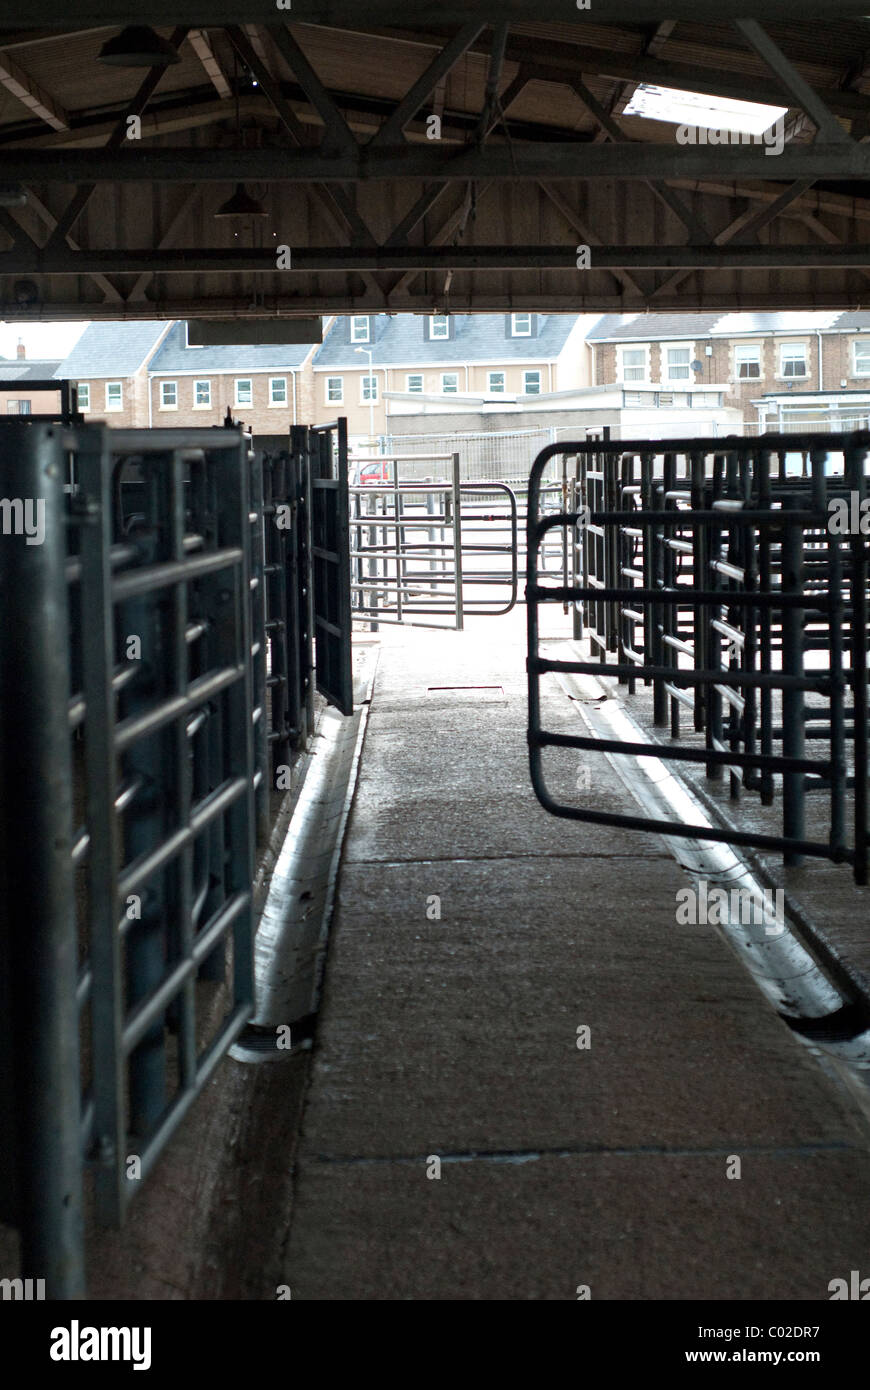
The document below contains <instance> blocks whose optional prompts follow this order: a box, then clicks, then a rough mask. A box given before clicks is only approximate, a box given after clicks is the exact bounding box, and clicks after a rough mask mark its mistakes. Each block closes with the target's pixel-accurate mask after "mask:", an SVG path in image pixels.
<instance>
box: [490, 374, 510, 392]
mask: <svg viewBox="0 0 870 1390" xmlns="http://www.w3.org/2000/svg"><path fill="white" fill-rule="evenodd" d="M496 376H500V377H501V386H493V384H492V379H493V377H496ZM506 392H507V372H505V371H497V372H487V374H486V394H487V395H488V396H504V395H505V394H506Z"/></svg>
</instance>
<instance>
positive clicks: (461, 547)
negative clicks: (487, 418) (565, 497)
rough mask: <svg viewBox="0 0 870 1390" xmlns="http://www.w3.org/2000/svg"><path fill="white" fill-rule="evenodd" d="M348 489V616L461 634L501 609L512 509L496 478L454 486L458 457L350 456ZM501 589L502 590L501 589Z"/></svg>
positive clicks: (510, 556)
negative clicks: (352, 469) (474, 619)
mask: <svg viewBox="0 0 870 1390" xmlns="http://www.w3.org/2000/svg"><path fill="white" fill-rule="evenodd" d="M357 477H358V478H359V477H362V478H366V479H367V480H366V481H357V482H355V483H354V485H353V486H352V487H351V488H350V498H351V508H352V510H351V519H350V532H351V547H350V558H351V562H352V565H353V576H352V581H351V593H352V595H353V617H354V620H356V621H366V622H368V623H370V625H371V627H372V629H373V630H374V629H376V628H377V627H378V625H379V624H380V623H403V624H408V625H411V626H415V627H452V628H456V629H459V630H461V629H462V628H463V626H464V621H465V618H466V617H467V616H469V615H474V614H476V615H478V616H488V617H498V616H500V615H501V614H504V613H509V612H510V610H511V609H512V608H513V607H514V605H515V604H516V601H517V593H518V530H519V528H518V509H517V498H516V494H515V492H514V491H513V489H512V488H510V487H508V486H507V484H505V483H500V482H480V483H471V482H462V481H461V480H460V460H459V455H458V454H433V455H426V456H423V455H419V454H413V455H411V454H407V455H405V454H389V455H385V456H383V457H381V458H369V459H365V460H358V461H357ZM505 590H506V591H507V592H506V593H505Z"/></svg>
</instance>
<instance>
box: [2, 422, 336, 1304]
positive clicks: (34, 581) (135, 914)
mask: <svg viewBox="0 0 870 1390" xmlns="http://www.w3.org/2000/svg"><path fill="white" fill-rule="evenodd" d="M292 443H293V450H292V451H291V453H290V454H286V453H285V454H283V455H282V456H281V457H279V458H270V457H267V458H263V457H262V456H261V455H259V454H258V453H255V452H254V451H253V449H252V448H251V439H250V436H249V435H246V434H245V433H244V431H243V430H241V429H237V428H232V429H200V430H195V429H178V430H172V429H163V430H113V429H109V428H107V427H106V426H104V425H93V424H89V425H86V424H81V425H78V424H76V425H75V426H72V425H69V424H65V423H62V422H60V421H56V420H53V419H45V418H41V419H36V418H35V417H32V418H30V419H28V421H27V422H26V423H24V422H21V423H19V422H18V421H17V420H15V419H10V420H3V421H2V422H0V456H2V460H3V471H4V491H7V492H8V494H9V495H8V496H4V497H3V498H2V499H0V522H2V537H0V773H2V791H3V794H2V797H0V890H2V891H0V918H2V920H0V1220H3V1221H4V1222H6V1223H8V1224H10V1225H14V1226H17V1227H18V1228H19V1230H20V1233H21V1251H22V1268H23V1274H24V1276H25V1277H32V1278H40V1279H42V1278H44V1279H45V1281H46V1288H47V1290H48V1296H49V1297H50V1298H54V1297H74V1296H80V1295H81V1293H82V1292H83V1288H84V1260H83V1225H84V1222H83V1195H84V1186H85V1185H84V1174H85V1171H86V1170H87V1169H88V1168H89V1169H90V1170H91V1173H92V1175H93V1180H94V1182H93V1191H94V1199H95V1200H94V1215H95V1218H96V1222H97V1224H99V1225H118V1224H120V1223H121V1222H122V1221H123V1219H124V1215H125V1212H126V1209H127V1207H128V1205H129V1203H130V1201H131V1200H132V1199H133V1198H134V1196H135V1194H136V1192H137V1191H138V1190H140V1188H141V1185H142V1180H143V1179H145V1178H147V1176H148V1174H149V1172H150V1171H151V1170H152V1169H153V1167H154V1165H155V1164H156V1162H157V1159H158V1157H159V1155H160V1153H161V1152H162V1150H163V1148H164V1147H165V1145H166V1143H167V1142H168V1140H169V1138H170V1137H171V1136H172V1134H173V1132H174V1131H175V1129H176V1127H177V1126H178V1125H179V1124H180V1123H181V1121H182V1120H183V1118H184V1116H185V1115H186V1113H187V1112H188V1110H189V1109H190V1106H191V1105H192V1103H193V1101H194V1099H195V1098H196V1096H197V1095H198V1094H199V1093H200V1092H201V1091H202V1089H203V1088H204V1086H205V1085H206V1083H207V1081H208V1079H209V1077H210V1076H211V1074H212V1072H213V1070H214V1068H215V1067H216V1066H217V1064H218V1062H219V1061H220V1058H221V1057H222V1056H223V1055H224V1053H225V1052H226V1051H227V1049H228V1048H229V1047H230V1045H231V1044H232V1042H233V1041H234V1040H235V1038H236V1037H237V1036H238V1035H239V1033H240V1032H241V1030H242V1029H243V1027H244V1026H245V1023H246V1021H247V1019H248V1018H249V1017H250V1015H251V1012H252V1010H253V1007H254V997H253V995H254V975H253V937H254V931H255V928H256V912H255V902H254V892H253V878H254V872H255V863H256V856H255V844H256V836H257V831H258V829H259V832H260V836H261V842H262V843H264V844H265V842H266V840H267V838H268V834H269V831H270V830H271V818H270V810H271V811H274V810H275V809H276V804H275V800H274V796H277V795H278V793H279V792H280V789H281V788H286V786H287V783H286V781H282V780H276V772H278V771H280V770H281V766H280V765H281V764H282V763H284V762H286V761H287V759H288V755H289V753H290V750H292V749H296V750H301V748H302V747H303V746H304V744H305V740H306V738H307V736H308V734H310V733H311V732H312V730H313V683H314V680H315V678H316V679H317V681H318V684H319V685H320V687H321V689H323V690H324V691H325V692H326V693H327V694H328V695H329V696H330V697H333V698H335V700H336V703H342V702H343V704H344V706H345V707H346V706H347V705H348V704H349V697H350V591H349V559H348V550H347V510H346V463H345V453H344V432H343V428H342V425H341V423H340V424H339V425H338V426H330V427H327V428H324V429H312V430H309V429H301V430H300V431H299V432H297V434H296V435H295V437H294V440H293V441H292ZM311 475H313V476H311ZM288 523H289V524H288ZM312 531H313V532H314V543H312ZM318 566H319V572H318ZM315 611H316V613H317V621H318V623H319V627H318V633H317V639H316V640H317V663H318V664H317V668H316V676H315V662H314V659H313V654H312V629H313V627H314V623H315V619H314V613H315ZM270 751H271V755H270ZM273 794H274V795H273ZM281 796H283V792H280V796H279V802H280V799H281ZM270 803H271V805H270ZM13 886H14V888H15V893H14V895H13V891H12V889H13ZM13 900H14V902H15V911H14V913H13V912H12V911H11V910H10V908H11V904H12V903H13Z"/></svg>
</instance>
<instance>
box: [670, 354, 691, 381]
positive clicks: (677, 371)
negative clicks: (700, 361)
mask: <svg viewBox="0 0 870 1390" xmlns="http://www.w3.org/2000/svg"><path fill="white" fill-rule="evenodd" d="M691 361H692V349H691V348H688V347H670V348H668V376H667V379H668V381H688V380H689V378H690V376H691V375H692V368H691Z"/></svg>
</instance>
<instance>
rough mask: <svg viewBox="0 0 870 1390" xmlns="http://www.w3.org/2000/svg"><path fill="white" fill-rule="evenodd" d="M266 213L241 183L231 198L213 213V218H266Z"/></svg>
mask: <svg viewBox="0 0 870 1390" xmlns="http://www.w3.org/2000/svg"><path fill="white" fill-rule="evenodd" d="M267 216H268V213H267V212H266V209H265V208H264V207H263V204H262V203H258V202H257V199H256V198H252V197H251V195H250V193H249V192H248V190H247V189H246V188H245V185H244V184H243V183H237V184H236V191H235V193H234V194H233V196H232V197H231V198H228V199H227V201H226V202H225V203H222V204H221V206H220V207H219V208H218V210H217V212H216V213H215V217H267Z"/></svg>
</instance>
